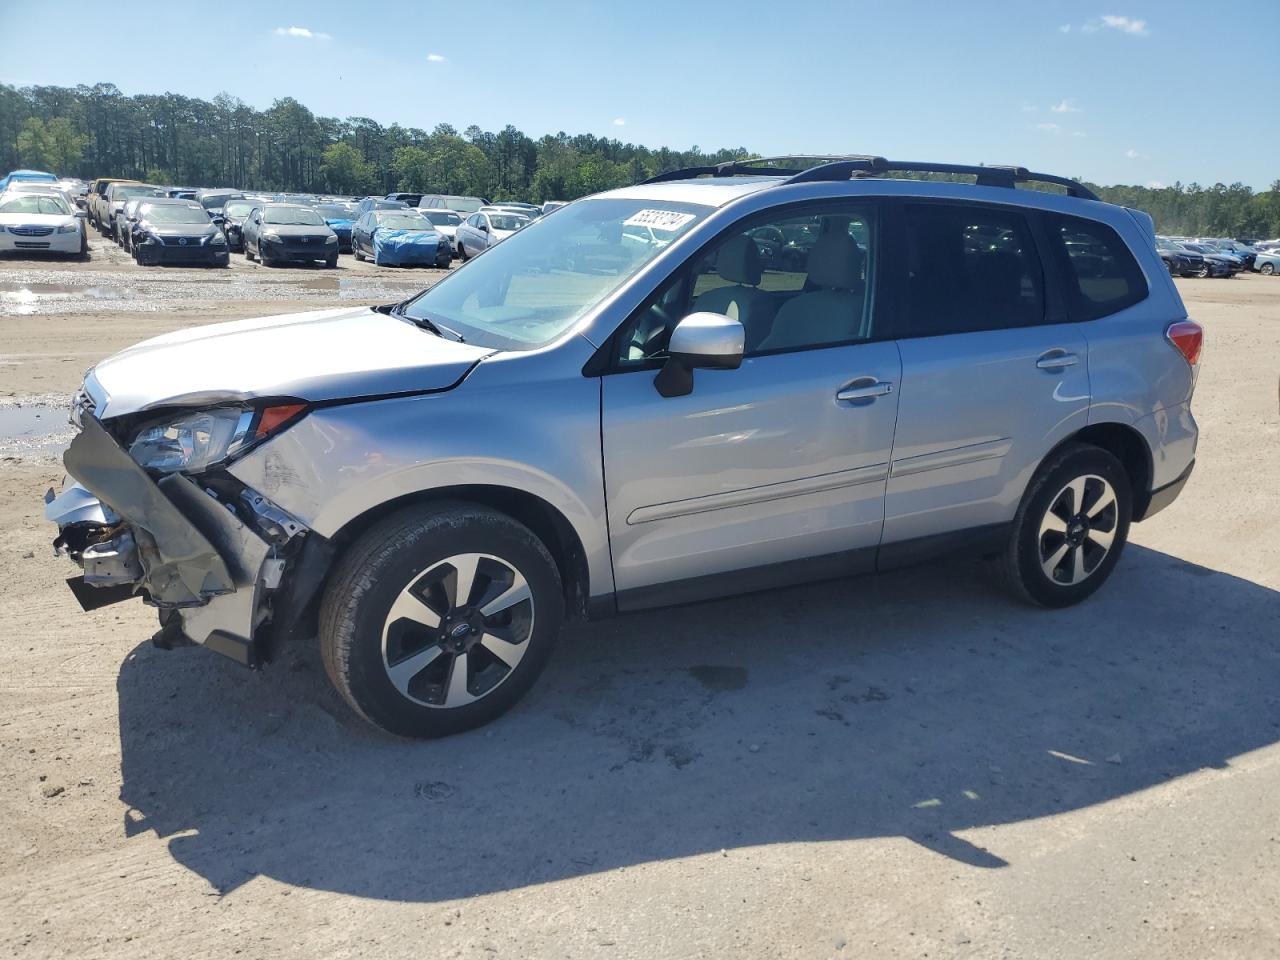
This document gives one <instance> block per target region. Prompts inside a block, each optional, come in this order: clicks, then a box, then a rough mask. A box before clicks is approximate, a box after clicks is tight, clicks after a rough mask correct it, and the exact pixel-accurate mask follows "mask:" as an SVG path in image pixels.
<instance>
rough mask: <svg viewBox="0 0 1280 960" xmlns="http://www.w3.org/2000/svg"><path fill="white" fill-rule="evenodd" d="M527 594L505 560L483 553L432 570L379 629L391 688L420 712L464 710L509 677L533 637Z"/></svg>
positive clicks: (452, 559) (421, 576) (531, 609)
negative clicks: (424, 708) (428, 709)
mask: <svg viewBox="0 0 1280 960" xmlns="http://www.w3.org/2000/svg"><path fill="white" fill-rule="evenodd" d="M533 615H534V605H533V594H532V592H531V591H530V588H529V583H528V581H527V580H526V579H525V577H524V575H523V574H522V573H520V571H519V570H517V569H516V568H515V567H514V566H513V565H512V564H511V563H510V562H508V561H506V560H502V559H500V558H498V557H494V556H490V555H488V554H483V553H466V554H458V555H455V556H452V557H448V558H447V559H444V560H441V561H440V562H439V563H436V564H433V565H432V566H431V567H430V568H429V569H428V570H426V571H425V572H424V573H420V574H418V575H416V576H415V577H414V579H413V580H412V581H411V582H410V583H409V584H408V585H407V586H406V587H405V588H404V589H403V590H402V591H401V592H400V595H399V596H398V597H397V598H396V600H395V602H394V603H392V605H391V609H390V610H389V611H388V613H387V617H386V621H385V623H384V624H383V628H382V663H383V666H384V667H385V669H386V672H387V677H388V679H390V681H391V683H392V685H393V686H394V687H395V688H396V689H397V690H398V691H399V692H400V693H401V694H402V695H403V696H405V697H407V698H408V699H410V700H412V701H414V702H415V703H419V704H422V705H424V706H428V707H443V708H454V707H461V706H465V705H466V704H468V703H472V702H474V701H476V700H479V699H480V698H482V697H484V696H487V695H488V694H490V693H492V692H493V691H494V690H495V689H497V687H498V686H499V685H500V684H502V683H503V682H504V681H505V680H506V679H507V678H508V677H510V676H511V674H512V672H514V670H515V668H516V666H517V665H518V664H519V663H520V661H521V660H522V659H523V658H524V655H525V652H526V651H527V650H528V648H529V638H530V636H531V635H532V634H533Z"/></svg>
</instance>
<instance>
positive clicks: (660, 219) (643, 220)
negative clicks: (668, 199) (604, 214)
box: [622, 210, 694, 233]
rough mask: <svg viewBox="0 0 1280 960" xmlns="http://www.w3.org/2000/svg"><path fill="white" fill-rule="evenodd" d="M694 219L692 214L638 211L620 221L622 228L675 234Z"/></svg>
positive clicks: (667, 211) (666, 211) (668, 211)
mask: <svg viewBox="0 0 1280 960" xmlns="http://www.w3.org/2000/svg"><path fill="white" fill-rule="evenodd" d="M693 218H694V214H692V213H675V212H673V211H671V210H640V211H638V212H637V213H634V214H632V215H631V216H629V217H627V219H625V220H623V221H622V225H623V226H624V227H652V228H653V229H654V230H670V231H671V232H673V233H674V232H675V231H677V230H679V229H680V228H681V227H683V226H684V225H685V224H687V223H688V222H689V221H690V220H692V219H693Z"/></svg>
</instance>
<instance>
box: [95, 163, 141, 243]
mask: <svg viewBox="0 0 1280 960" xmlns="http://www.w3.org/2000/svg"><path fill="white" fill-rule="evenodd" d="M137 182H138V181H137V180H128V179H124V178H120V177H99V178H98V179H97V180H94V181H93V183H91V184H89V192H88V194H87V197H88V202H87V204H86V207H85V209H86V211H87V212H88V214H89V222H90V223H91V224H93V225H94V226H95V227H97V228H98V230H99V231H100V232H101V233H103V234H107V233H110V232H111V213H110V209H109V208H108V206H107V200H106V194H107V191H108V190H109V189H111V186H112V185H113V184H117V183H137Z"/></svg>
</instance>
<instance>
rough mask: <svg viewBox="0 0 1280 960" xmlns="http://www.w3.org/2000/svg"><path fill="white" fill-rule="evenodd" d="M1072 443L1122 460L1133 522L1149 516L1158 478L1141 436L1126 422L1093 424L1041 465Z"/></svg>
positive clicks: (1055, 448) (1061, 445)
mask: <svg viewBox="0 0 1280 960" xmlns="http://www.w3.org/2000/svg"><path fill="white" fill-rule="evenodd" d="M1068 443H1087V444H1090V445H1092V446H1095V447H1101V448H1102V449H1103V450H1106V451H1107V452H1108V453H1110V454H1111V455H1112V456H1114V457H1115V458H1116V459H1117V460H1119V461H1120V463H1121V465H1122V466H1123V467H1124V470H1125V473H1126V474H1127V475H1128V477H1129V486H1130V488H1131V489H1132V491H1133V520H1134V521H1138V520H1141V519H1142V518H1143V517H1144V516H1145V515H1146V512H1147V507H1148V506H1149V505H1150V503H1151V478H1152V476H1153V475H1154V465H1153V462H1152V458H1151V447H1150V446H1148V444H1147V440H1146V438H1145V437H1143V435H1142V434H1141V433H1139V432H1138V431H1137V430H1136V429H1134V428H1133V427H1131V426H1129V425H1128V424H1124V423H1117V422H1114V421H1112V422H1105V423H1091V424H1089V425H1088V426H1087V427H1082V428H1081V429H1079V430H1077V431H1076V432H1075V433H1073V434H1071V435H1070V436H1068V437H1064V438H1063V439H1062V441H1061V442H1060V443H1059V444H1058V445H1057V446H1055V447H1054V448H1053V449H1052V450H1050V451H1049V452H1048V453H1047V454H1046V455H1045V457H1044V460H1043V461H1041V462H1042V463H1043V462H1044V461H1047V460H1049V459H1050V458H1052V457H1053V455H1054V454H1055V453H1057V452H1058V450H1060V449H1061V448H1062V447H1063V445H1065V444H1068Z"/></svg>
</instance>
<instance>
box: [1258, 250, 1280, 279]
mask: <svg viewBox="0 0 1280 960" xmlns="http://www.w3.org/2000/svg"><path fill="white" fill-rule="evenodd" d="M1254 269H1255V270H1257V271H1258V272H1259V273H1261V274H1263V275H1265V276H1268V277H1271V276H1275V275H1276V274H1277V273H1280V246H1275V247H1270V248H1268V249H1266V250H1260V251H1259V252H1258V256H1257V258H1256V259H1255V260H1254Z"/></svg>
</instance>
